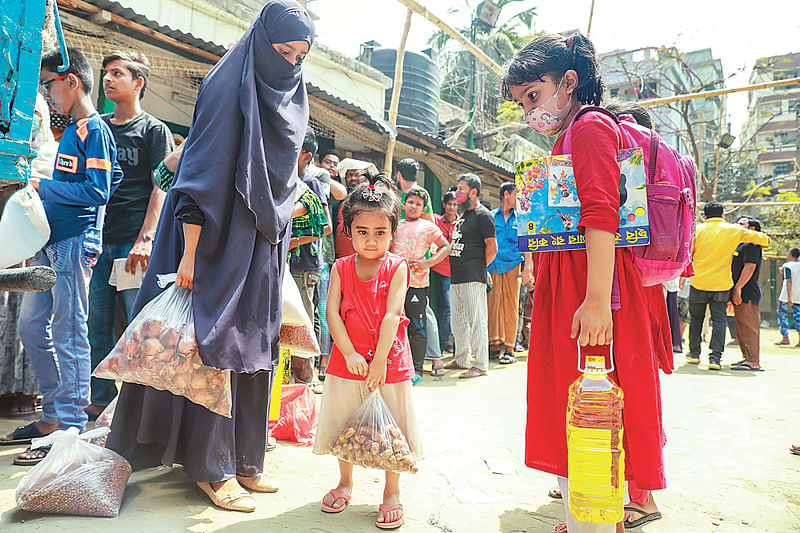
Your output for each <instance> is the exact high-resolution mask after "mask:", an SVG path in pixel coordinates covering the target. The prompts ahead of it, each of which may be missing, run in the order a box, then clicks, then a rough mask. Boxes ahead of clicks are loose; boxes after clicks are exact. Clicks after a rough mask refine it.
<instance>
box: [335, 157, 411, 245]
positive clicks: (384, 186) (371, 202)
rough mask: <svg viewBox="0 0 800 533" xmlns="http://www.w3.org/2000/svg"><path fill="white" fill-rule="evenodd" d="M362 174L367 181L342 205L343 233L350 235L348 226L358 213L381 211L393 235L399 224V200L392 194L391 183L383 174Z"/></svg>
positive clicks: (392, 187) (392, 186)
mask: <svg viewBox="0 0 800 533" xmlns="http://www.w3.org/2000/svg"><path fill="white" fill-rule="evenodd" d="M364 174H366V176H367V177H368V180H369V181H368V182H367V183H362V184H361V185H359V186H358V187H356V188H355V189H354V190H353V192H351V193H350V194H349V195H348V196H347V198H345V200H344V204H342V222H343V223H344V230H345V232H346V233H347V235H352V234H351V233H350V226H351V225H352V224H353V220H354V219H355V218H356V215H358V214H359V213H364V212H366V211H382V212H383V213H384V214H385V215H386V216H387V217H389V222H390V223H391V225H392V233H394V232H395V231H396V230H397V224H398V223H399V222H400V198H398V197H397V194H396V193H395V192H394V185H393V183H392V181H391V180H390V179H389V178H388V177H387V176H386V174H385V173H383V172H381V173H379V174H376V175H374V176H373V175H371V174H369V172H365V173H364Z"/></svg>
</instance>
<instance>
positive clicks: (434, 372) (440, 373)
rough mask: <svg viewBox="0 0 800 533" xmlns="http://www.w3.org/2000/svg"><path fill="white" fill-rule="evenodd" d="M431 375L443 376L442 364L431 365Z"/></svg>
mask: <svg viewBox="0 0 800 533" xmlns="http://www.w3.org/2000/svg"><path fill="white" fill-rule="evenodd" d="M431 376H433V377H435V378H441V377H444V365H439V366H432V367H431Z"/></svg>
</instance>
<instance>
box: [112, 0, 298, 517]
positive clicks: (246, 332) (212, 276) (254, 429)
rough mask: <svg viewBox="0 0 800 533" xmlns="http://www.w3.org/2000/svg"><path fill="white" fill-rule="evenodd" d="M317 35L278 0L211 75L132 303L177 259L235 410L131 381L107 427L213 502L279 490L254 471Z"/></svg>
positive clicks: (290, 4)
mask: <svg viewBox="0 0 800 533" xmlns="http://www.w3.org/2000/svg"><path fill="white" fill-rule="evenodd" d="M313 40H314V26H313V23H312V21H311V18H310V16H309V15H308V13H306V11H305V10H304V9H303V8H302V7H301V6H300V5H299V4H297V3H296V2H294V1H291V0H273V1H271V2H269V3H268V4H267V5H266V6H265V7H264V9H263V10H262V12H261V14H260V16H259V17H258V19H256V20H255V22H253V24H252V26H251V27H250V29H249V30H247V32H246V33H245V34H244V36H243V37H242V38H241V39H240V40H239V42H237V43H236V45H235V46H234V47H233V48H232V49H231V50H230V51H228V53H227V54H225V56H224V57H223V58H222V59H221V60H220V61H219V62H218V63H217V64H216V66H215V67H214V68H213V69H212V70H211V72H209V74H208V75H207V76H206V77H205V79H204V80H203V83H202V84H201V86H200V90H199V92H198V95H197V103H196V105H195V112H194V117H193V120H192V127H191V131H190V133H189V137H188V138H187V139H186V145H185V148H184V151H183V154H182V156H181V160H180V163H179V164H178V168H177V169H176V171H175V179H174V182H173V186H172V188H171V189H170V191H169V193H168V194H167V198H166V200H165V204H164V209H163V211H162V213H161V218H160V221H159V225H158V230H157V232H156V239H155V242H154V245H153V253H152V256H151V258H150V263H149V265H148V269H147V273H146V274H145V277H144V280H143V282H142V287H141V289H140V290H139V295H138V297H137V300H136V304H135V306H134V313H138V312H139V310H140V309H141V308H142V307H143V306H144V304H146V303H147V302H149V301H150V300H152V299H153V298H154V297H155V296H157V295H158V294H160V292H161V290H162V289H160V288H159V287H158V286H157V285H156V276H157V275H158V274H168V273H172V272H178V281H177V284H178V285H181V286H186V287H187V288H192V304H193V310H194V320H195V332H196V335H197V341H198V345H199V353H200V357H201V358H202V360H203V362H204V363H205V364H207V365H209V366H212V367H215V368H220V369H224V370H231V371H233V374H232V377H231V389H232V395H233V409H232V417H231V418H226V417H223V416H220V415H217V414H214V413H212V412H211V411H208V410H207V409H205V408H204V407H201V406H199V405H197V404H194V403H192V402H190V401H189V400H187V399H185V398H183V397H182V396H175V395H173V394H171V393H169V392H165V391H158V390H156V389H153V388H150V387H145V386H141V385H136V384H130V383H125V384H123V386H122V390H121V392H120V396H119V400H118V403H117V408H116V412H115V416H114V422H113V425H112V434H111V436H110V437H109V440H108V447H109V448H111V449H113V450H115V451H117V452H118V453H120V454H121V455H123V456H124V457H125V458H127V459H128V460H129V461H130V463H131V465H132V466H133V468H134V469H141V468H148V467H152V466H158V465H167V466H172V465H173V464H176V463H177V464H181V465H183V467H184V470H185V472H186V473H187V474H188V475H189V477H190V478H192V479H193V480H194V481H196V482H198V485H199V486H200V488H202V489H203V490H204V491H205V492H206V493H207V494H208V495H209V497H210V498H211V499H212V501H214V503H216V504H217V505H220V506H223V507H226V508H229V509H233V510H240V511H248V510H252V508H253V507H254V505H255V502H254V501H253V500H252V497H250V496H249V495H248V494H247V493H246V492H245V491H244V490H243V489H242V488H241V485H244V486H245V487H247V488H250V489H252V490H257V491H269V492H271V491H273V490H274V489H275V487H274V485H273V483H272V481H271V480H270V479H269V478H268V477H267V476H265V475H264V474H263V473H262V470H263V463H264V452H265V449H266V439H267V413H268V408H269V398H270V389H271V386H272V370H273V367H274V365H275V364H276V363H277V361H278V355H279V354H278V350H279V346H278V341H279V336H280V323H281V281H282V279H283V275H284V270H285V267H286V257H287V253H288V243H289V237H290V233H291V224H290V223H291V219H292V209H293V207H294V196H295V185H296V180H297V178H296V176H297V158H298V155H299V152H300V147H301V146H302V142H303V137H304V135H305V130H306V125H307V123H308V98H307V95H306V89H305V84H304V83H303V74H302V70H301V65H300V63H301V60H302V57H301V56H303V55H304V53H305V52H307V51H308V48H310V46H311V44H312V43H313ZM281 43H284V44H281ZM237 479H238V482H237ZM239 483H241V485H240V484H239Z"/></svg>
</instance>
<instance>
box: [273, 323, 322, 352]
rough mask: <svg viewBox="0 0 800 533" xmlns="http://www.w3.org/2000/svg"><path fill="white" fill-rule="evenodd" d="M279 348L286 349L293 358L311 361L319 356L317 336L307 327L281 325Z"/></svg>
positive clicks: (312, 329)
mask: <svg viewBox="0 0 800 533" xmlns="http://www.w3.org/2000/svg"><path fill="white" fill-rule="evenodd" d="M281 348H287V349H288V350H289V351H291V352H292V356H293V357H302V358H304V359H311V358H312V357H316V356H317V355H319V343H318V342H317V336H316V334H315V333H314V328H312V327H311V326H309V325H304V326H287V325H285V324H283V325H281Z"/></svg>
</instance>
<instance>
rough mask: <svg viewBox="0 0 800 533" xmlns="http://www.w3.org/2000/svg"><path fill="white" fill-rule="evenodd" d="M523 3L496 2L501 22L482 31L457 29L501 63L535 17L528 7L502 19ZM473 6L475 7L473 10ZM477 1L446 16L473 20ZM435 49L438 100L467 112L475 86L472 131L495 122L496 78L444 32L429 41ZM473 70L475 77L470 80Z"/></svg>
mask: <svg viewBox="0 0 800 533" xmlns="http://www.w3.org/2000/svg"><path fill="white" fill-rule="evenodd" d="M522 1H524V0H495V3H496V4H497V6H498V7H499V8H500V9H501V12H500V18H499V19H498V20H503V22H501V23H498V24H497V25H496V26H494V27H492V28H488V29H485V28H483V27H480V26H478V25H475V27H472V25H470V26H467V27H462V28H456V29H457V31H458V32H459V33H461V34H462V35H463V36H464V37H466V38H467V39H471V40H472V41H473V42H474V43H475V44H476V46H478V48H480V49H481V50H482V51H483V52H485V53H486V55H488V56H489V57H490V58H491V59H492V60H493V61H495V62H496V63H498V64H501V65H502V64H503V63H505V62H506V61H508V60H509V59H511V57H512V56H513V55H514V53H515V52H516V51H517V50H518V49H519V48H521V47H522V46H523V45H524V44H525V43H526V42H527V41H528V40H529V35H530V33H531V31H532V30H531V28H532V27H533V20H534V17H535V16H536V8H535V7H531V8H527V9H523V10H522V11H520V12H518V13H516V14H514V15H511V16H509V17H507V18H504V14H505V13H508V12H509V6H512V5H513V4H517V3H519V2H522ZM473 3H474V4H476V5H475V7H473ZM476 7H477V2H475V0H473V1H470V0H464V4H463V5H462V6H456V7H454V8H452V9H450V10H449V11H448V13H449V14H453V13H463V12H469V13H470V15H471V17H472V18H473V19H476V18H477V16H476ZM428 44H430V45H431V46H432V47H433V49H434V50H436V51H437V52H438V53H439V68H440V70H441V76H442V91H441V98H442V99H443V100H444V101H446V102H448V103H451V104H453V105H455V106H458V107H460V108H462V109H465V110H470V94H471V93H472V90H473V86H472V84H473V80H474V82H475V87H474V91H475V92H474V94H475V100H474V109H475V113H474V115H473V122H472V125H471V127H472V130H473V131H484V130H487V129H489V128H491V127H492V126H493V125H494V124H495V123H496V114H497V107H498V105H499V103H500V99H499V98H498V94H497V90H496V81H497V77H496V75H495V74H494V72H492V71H491V70H489V69H488V68H487V67H486V66H484V65H483V64H482V63H480V62H479V61H477V60H476V59H475V58H474V57H473V56H472V54H470V53H469V52H468V51H467V50H465V49H464V48H463V47H462V46H461V45H460V44H458V43H456V42H455V41H454V40H453V39H452V37H450V36H449V35H448V34H447V33H445V32H444V31H441V30H439V31H437V32H436V33H434V34H433V35H432V36H431V38H430V39H429V40H428ZM473 70H474V72H475V76H474V78H473V75H472V73H473Z"/></svg>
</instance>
